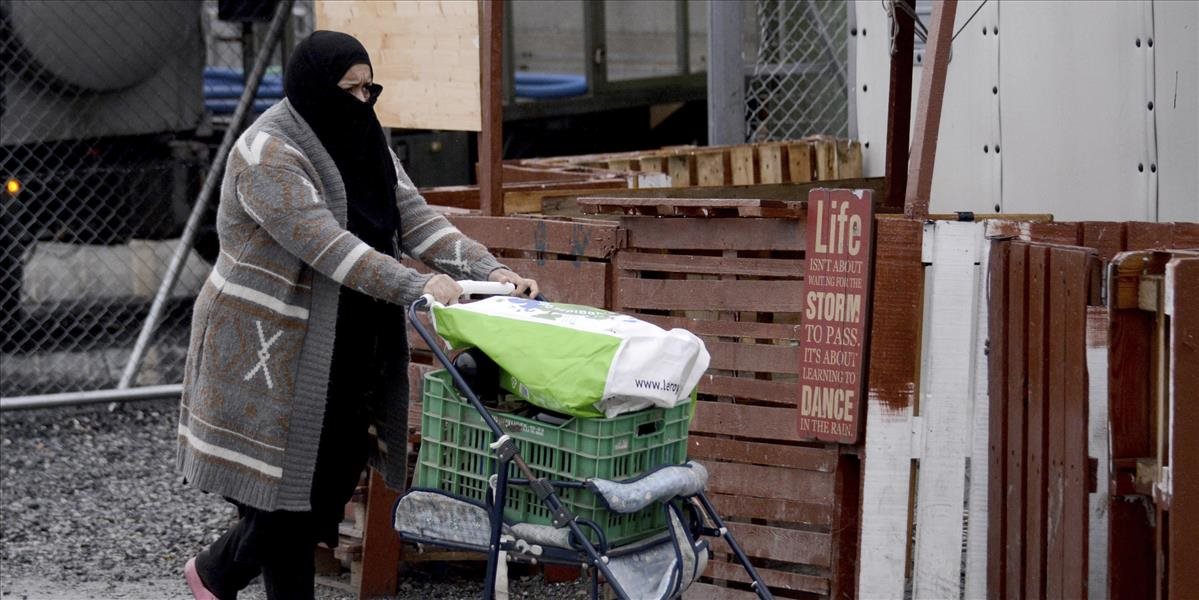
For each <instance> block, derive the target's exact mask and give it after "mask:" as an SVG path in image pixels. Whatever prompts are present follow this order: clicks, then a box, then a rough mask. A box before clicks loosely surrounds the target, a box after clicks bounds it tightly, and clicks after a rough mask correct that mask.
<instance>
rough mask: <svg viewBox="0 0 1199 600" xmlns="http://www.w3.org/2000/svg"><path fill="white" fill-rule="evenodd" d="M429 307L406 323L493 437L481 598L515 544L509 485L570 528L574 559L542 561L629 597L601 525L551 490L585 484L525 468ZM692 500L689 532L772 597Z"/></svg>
mask: <svg viewBox="0 0 1199 600" xmlns="http://www.w3.org/2000/svg"><path fill="white" fill-rule="evenodd" d="M537 299H538V300H544V298H541V297H540V296H539V297H538V298H537ZM429 307H430V298H429V297H428V296H422V297H420V298H418V299H417V300H416V301H414V302H413V303H412V304H411V306H409V308H408V322H409V323H411V324H412V326H413V328H415V329H416V332H417V334H418V335H420V337H421V339H423V340H424V341H425V344H427V345H428V346H429V348H430V349H431V350H432V351H433V355H434V356H435V357H436V358H437V361H438V362H440V363H441V364H442V365H443V366H444V367H445V369H446V371H447V372H448V373H449V375H450V377H451V378H452V379H453V381H454V383H455V385H456V386H457V387H458V390H459V391H461V392H463V396H465V398H466V400H467V401H468V402H469V403H470V405H471V406H472V407H473V408H474V409H475V410H476V411H477V412H478V413H479V416H480V417H482V419H483V421H484V423H485V424H486V425H487V428H488V429H490V430H491V433H492V436H493V439H494V441H493V442H492V443H491V444H489V447H490V448H491V449H492V450H493V451H494V452H495V456H496V463H495V464H496V470H495V472H494V473H493V475H492V477H494V478H495V481H496V483H495V489H494V491H493V494H492V498H491V502H490V505H489V506H488V507H487V511H488V516H489V519H490V526H491V532H490V535H491V537H490V540H489V543H488V548H487V571H486V578H485V580H484V589H483V598H484V600H491V599H492V598H494V595H495V582H496V577H497V571H498V566H499V565H498V562H499V557H500V552H501V551H508V550H516V548H515V543H514V542H510V541H509V542H505V541H502V540H501V537H502V536H501V533H502V530H503V524H504V506H505V505H506V499H507V491H508V486H510V485H521V486H527V487H528V488H529V489H530V491H532V492H533V494H534V495H535V496H536V497H537V498H538V500H539V501H540V502H541V503H542V504H543V505H544V506H545V507H546V508H548V509H549V511H550V514H551V515H552V522H553V526H554V527H556V528H569V530H570V533H571V536H570V537H571V540H572V542H573V543H575V544H577V548H576V551H577V552H576V553H575V555H574V556H573V557H571V559H565V558H562V559H557V560H555V559H554V558H548V557H547V558H548V559H547V558H543V559H541V562H550V563H562V564H574V565H578V564H580V562H582V563H583V564H585V565H586V566H588V567H589V568H590V570H591V586H590V587H591V597H592V598H593V599H595V598H598V597H599V576H600V575H601V574H602V575H603V577H604V580H605V582H606V583H607V584H608V585H609V586H610V587H611V588H612V591H613V593H615V595H616V596H617V597H618V598H621V599H622V600H628V599H629V595H628V594H627V593H626V592H625V590H624V588H623V587H622V586H621V585H620V582H619V581H618V580H617V578H616V577H615V576H614V575H613V573H612V571H611V570H610V569H609V567H608V552H609V548H608V544H607V541H606V537H605V535H604V531H603V529H602V528H600V527H599V526H598V525H597V524H596V523H594V522H592V521H590V520H588V519H583V518H580V517H576V516H575V515H574V514H572V513H571V511H570V509H569V508H568V507H567V506H566V505H565V504H563V502H562V500H561V499H560V498H559V497H558V495H557V494H556V493H555V491H554V490H555V488H574V489H586V486H585V484H584V483H582V482H578V481H560V480H549V479H545V478H540V477H537V476H536V474H535V473H533V471H532V469H530V468H529V465H528V464H527V463H526V462H525V460H524V458H522V457H521V455H520V451H519V449H518V448H517V446H516V442H515V441H514V440H513V439H512V438H511V437H509V436H508V435H507V434H506V433H504V430H503V428H501V427H500V425H499V423H497V422H496V420H495V418H494V417H493V416H492V415H491V412H490V411H488V410H487V408H486V407H485V406H484V405H483V403H482V401H481V400H480V399H479V397H478V395H477V394H476V393H475V392H474V390H472V389H471V388H470V385H469V384H468V383H467V382H466V379H465V378H463V376H462V373H461V372H459V371H458V369H457V368H456V367H455V366H454V364H453V361H452V360H450V358H449V356H448V355H447V354H446V353H445V351H444V350H442V347H441V344H440V343H439V339H438V337H437V336H436V335H434V334H432V333H430V332H429V330H428V329H427V328H426V327H425V326H424V324H423V323H422V322H421V320H420V319H419V318H418V311H419V310H420V309H422V308H423V309H428V308H429ZM513 464H515V465H516V468H517V471H518V472H519V473H520V474H521V475H522V476H523V477H521V478H510V477H509V475H508V472H509V466H510V465H513ZM691 498H693V499H694V500H693V502H691V503H690V505H689V506H690V508H691V510H692V521H693V523H694V526H693V528H692V531H693V533H696V534H699V535H703V536H707V537H720V538H721V539H723V540H724V541H725V543H726V544H728V546H729V548H730V549H731V550H732V551H733V554H734V555H735V556H736V558H737V561H738V562H740V563H741V566H742V567H744V568H745V571H746V573H747V574H748V575H749V577H750V579H751V580H752V583H751V584H750V587H751V589H752V590H753V591H754V592H756V593H757V595H758V598H760V599H761V600H771V599H773V595H772V594H771V593H770V590H769V589H768V588H767V587H766V584H765V583H764V582H763V581H762V579H761V577H760V576H759V575H758V572H757V570H756V569H755V568H754V566H753V565H752V564H751V563H750V562H749V557H748V556H746V554H745V552H744V551H742V549H741V546H740V545H739V544H738V543H737V541H736V540H735V539H734V538H733V534H732V533H731V532H730V531H729V529H728V527H726V526H725V524H724V521H722V520H721V519H720V516H719V515H718V514H717V513H716V509H715V507H713V506H712V502H711V501H710V500H709V499H708V497H707V496H706V495H705V494H704V492H703V491H702V490H700V491H699V492H698V493H696V494H695V495H694V496H692V497H691ZM676 499H677V497H676ZM697 513H700V514H697ZM697 517H698V518H697ZM704 519H706V520H707V522H709V523H710V524H711V525H714V527H709V526H707V525H706V524H705V521H704ZM583 527H586V528H588V529H591V530H592V531H594V532H595V533H596V536H597V538H598V541H599V543H598V544H592V543H591V541H590V540H589V539H588V538H587V536H586V535H585V534H584V533H583ZM401 537H403V536H401ZM413 541H416V542H418V543H423V544H429V545H434V546H441V547H448V548H456V549H465V548H462V547H461V546H460V545H456V544H454V543H439V542H438V541H436V540H430V539H414V540H413ZM471 549H473V548H471Z"/></svg>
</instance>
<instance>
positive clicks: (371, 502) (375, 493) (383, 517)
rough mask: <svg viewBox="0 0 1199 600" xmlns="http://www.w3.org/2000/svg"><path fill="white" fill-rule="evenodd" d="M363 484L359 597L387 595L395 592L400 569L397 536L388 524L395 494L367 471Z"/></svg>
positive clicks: (373, 471) (390, 522)
mask: <svg viewBox="0 0 1199 600" xmlns="http://www.w3.org/2000/svg"><path fill="white" fill-rule="evenodd" d="M370 473H371V476H370V483H369V484H368V487H367V490H368V491H367V501H366V526H365V527H364V528H363V532H362V538H363V539H362V580H361V581H360V582H359V587H358V597H359V598H375V597H378V596H391V595H394V594H395V592H396V585H397V581H398V578H399V569H400V537H399V536H398V535H396V532H395V529H394V527H393V526H392V514H391V509H392V507H393V506H395V501H396V499H397V498H398V497H399V494H398V493H397V492H396V491H395V490H392V489H391V488H388V487H387V484H386V483H384V482H383V477H382V476H381V475H379V473H378V472H377V471H375V470H374V469H371V470H370Z"/></svg>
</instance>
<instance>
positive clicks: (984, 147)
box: [983, 144, 991, 154]
mask: <svg viewBox="0 0 1199 600" xmlns="http://www.w3.org/2000/svg"><path fill="white" fill-rule="evenodd" d="M990 150H991V147H990V146H988V145H986V144H983V154H986V153H987V152H990Z"/></svg>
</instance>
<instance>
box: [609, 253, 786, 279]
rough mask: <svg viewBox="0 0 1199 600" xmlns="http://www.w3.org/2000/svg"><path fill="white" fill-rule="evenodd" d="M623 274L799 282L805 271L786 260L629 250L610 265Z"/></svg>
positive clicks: (619, 255) (620, 254)
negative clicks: (772, 279) (725, 276)
mask: <svg viewBox="0 0 1199 600" xmlns="http://www.w3.org/2000/svg"><path fill="white" fill-rule="evenodd" d="M614 264H615V265H616V268H618V269H622V270H625V271H650V272H655V273H703V274H709V275H738V276H742V277H788V278H794V279H799V278H802V277H803V276H804V273H805V272H806V271H807V262H806V261H803V260H798V259H788V258H726V257H723V256H696V255H692V254H683V255H679V254H650V253H647V252H637V251H635V250H630V251H627V252H621V253H619V254H618V255H617V256H616V260H615V262H614Z"/></svg>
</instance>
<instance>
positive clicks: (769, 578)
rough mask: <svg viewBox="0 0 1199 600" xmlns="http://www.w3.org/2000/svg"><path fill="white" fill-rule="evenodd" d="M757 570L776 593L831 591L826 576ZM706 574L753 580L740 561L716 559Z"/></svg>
mask: <svg viewBox="0 0 1199 600" xmlns="http://www.w3.org/2000/svg"><path fill="white" fill-rule="evenodd" d="M756 570H757V571H758V576H759V577H761V578H762V581H764V582H765V583H766V587H769V588H771V589H772V590H773V591H775V592H776V593H777V592H778V591H779V590H787V591H795V592H809V593H812V594H827V593H828V592H829V581H828V579H827V578H825V577H816V576H813V575H802V574H800V573H789V572H786V571H779V570H777V569H765V568H758V569H756ZM705 574H706V575H707V576H708V577H712V578H713V579H724V580H727V581H737V582H741V583H751V582H752V581H753V580H752V579H750V578H749V574H747V573H746V572H745V567H743V566H741V563H739V562H725V561H722V560H714V561H712V562H710V563H708V570H707V571H706V573H705Z"/></svg>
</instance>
